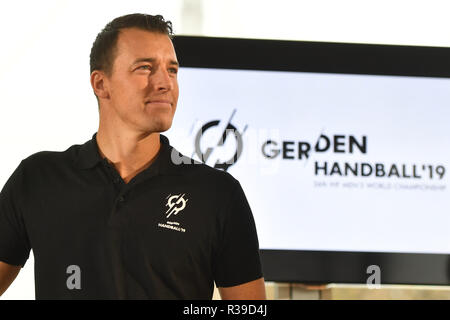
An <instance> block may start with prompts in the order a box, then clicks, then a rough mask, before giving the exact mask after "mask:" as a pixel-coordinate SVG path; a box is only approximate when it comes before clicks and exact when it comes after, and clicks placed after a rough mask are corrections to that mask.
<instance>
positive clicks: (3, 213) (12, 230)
mask: <svg viewBox="0 0 450 320" xmlns="http://www.w3.org/2000/svg"><path fill="white" fill-rule="evenodd" d="M22 188H23V162H22V163H21V164H20V165H19V167H18V168H17V169H16V170H15V171H14V173H13V174H12V175H11V177H10V178H9V179H8V181H7V182H6V184H5V185H4V187H3V189H2V191H1V193H0V261H3V262H6V263H8V264H11V265H16V266H24V265H25V262H26V261H27V259H28V257H29V255H30V244H29V241H28V236H27V232H26V229H25V223H24V221H23V215H22V213H23V212H22V203H21V201H23V199H21V190H23V189H22Z"/></svg>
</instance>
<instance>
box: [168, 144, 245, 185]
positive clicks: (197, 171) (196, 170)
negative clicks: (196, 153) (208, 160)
mask: <svg viewBox="0 0 450 320" xmlns="http://www.w3.org/2000/svg"><path fill="white" fill-rule="evenodd" d="M171 160H172V164H173V166H174V167H175V171H176V172H177V173H178V174H181V175H183V176H184V177H185V178H187V179H189V180H190V181H193V182H197V183H201V184H207V185H210V186H212V185H213V184H214V185H216V186H217V185H221V186H223V187H225V188H235V187H236V185H237V184H238V183H239V182H238V181H237V180H236V179H235V178H234V177H233V176H232V175H231V174H230V173H229V172H227V171H224V170H221V169H216V168H213V167H211V166H209V165H207V164H205V163H203V162H199V161H197V160H195V159H192V158H190V157H187V156H184V155H182V154H181V153H179V152H178V155H177V157H176V159H174V158H172V159H171Z"/></svg>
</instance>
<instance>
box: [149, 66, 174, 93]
mask: <svg viewBox="0 0 450 320" xmlns="http://www.w3.org/2000/svg"><path fill="white" fill-rule="evenodd" d="M150 78H151V80H150V85H151V86H152V87H153V89H154V90H156V91H168V90H171V89H173V84H172V81H171V79H170V75H169V71H168V70H165V69H164V68H158V69H157V70H156V72H155V73H154V74H153V76H152V77H150Z"/></svg>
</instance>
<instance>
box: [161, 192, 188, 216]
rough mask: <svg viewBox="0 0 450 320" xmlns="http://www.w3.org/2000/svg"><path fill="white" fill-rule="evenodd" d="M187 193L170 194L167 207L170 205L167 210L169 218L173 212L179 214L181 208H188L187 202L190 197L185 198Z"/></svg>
mask: <svg viewBox="0 0 450 320" xmlns="http://www.w3.org/2000/svg"><path fill="white" fill-rule="evenodd" d="M184 196H185V193H183V194H175V195H171V194H169V195H168V196H167V197H166V199H167V204H166V207H169V209H168V210H167V211H166V215H167V218H169V217H170V216H171V215H172V214H173V215H175V216H176V215H177V214H178V213H179V212H180V211H181V210H183V209H184V208H186V203H187V202H188V199H184Z"/></svg>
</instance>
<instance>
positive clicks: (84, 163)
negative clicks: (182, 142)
mask: <svg viewBox="0 0 450 320" xmlns="http://www.w3.org/2000/svg"><path fill="white" fill-rule="evenodd" d="M96 137H97V133H94V134H93V135H92V139H91V140H89V141H87V142H86V143H84V144H83V145H81V146H80V149H79V152H78V155H77V156H76V159H75V163H76V165H77V166H78V167H79V168H81V169H91V168H94V167H95V166H96V165H97V164H99V163H100V162H103V161H106V160H105V159H103V158H102V157H101V155H100V152H99V148H98V144H97V138H96ZM159 137H160V143H161V149H160V152H159V154H158V156H157V158H156V159H155V161H154V162H153V163H152V164H151V165H150V166H149V167H148V168H147V169H145V170H144V171H147V170H151V171H154V172H155V173H156V174H172V173H173V174H177V172H178V170H176V169H177V168H176V165H175V164H174V163H173V162H172V160H171V152H172V149H173V147H172V146H171V145H170V142H169V139H168V138H167V137H166V136H164V135H162V134H160V135H159Z"/></svg>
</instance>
